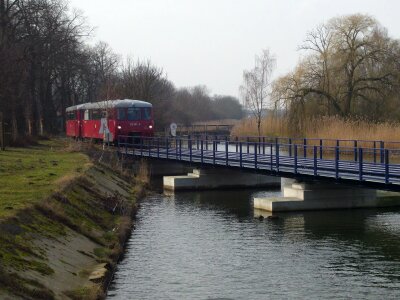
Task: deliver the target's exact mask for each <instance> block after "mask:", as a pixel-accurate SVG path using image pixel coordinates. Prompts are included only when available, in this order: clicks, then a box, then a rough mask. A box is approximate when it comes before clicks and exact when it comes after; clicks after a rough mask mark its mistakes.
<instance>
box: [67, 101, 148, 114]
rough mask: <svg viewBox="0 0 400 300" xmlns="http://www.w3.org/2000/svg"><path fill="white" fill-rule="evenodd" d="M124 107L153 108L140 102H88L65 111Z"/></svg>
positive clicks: (144, 102) (146, 103)
mask: <svg viewBox="0 0 400 300" xmlns="http://www.w3.org/2000/svg"><path fill="white" fill-rule="evenodd" d="M124 107H153V105H152V104H151V103H149V102H146V101H142V100H131V99H124V100H106V101H100V102H89V103H83V104H78V105H74V106H70V107H67V109H66V111H67V112H69V111H75V110H80V109H107V108H124Z"/></svg>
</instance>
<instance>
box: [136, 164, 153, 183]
mask: <svg viewBox="0 0 400 300" xmlns="http://www.w3.org/2000/svg"><path fill="white" fill-rule="evenodd" d="M150 177H151V171H150V167H149V165H148V163H147V161H146V160H144V159H142V160H141V161H140V164H139V170H138V173H137V174H136V176H135V179H136V180H137V181H138V182H140V183H142V184H145V185H148V184H149V183H150Z"/></svg>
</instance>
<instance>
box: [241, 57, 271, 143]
mask: <svg viewBox="0 0 400 300" xmlns="http://www.w3.org/2000/svg"><path fill="white" fill-rule="evenodd" d="M275 65H276V58H275V56H274V55H273V54H271V52H270V51H269V49H264V50H263V51H262V53H261V55H256V57H255V65H254V68H253V69H251V70H245V71H243V85H241V86H240V92H241V94H242V97H243V101H244V106H245V107H246V108H247V109H248V110H250V111H251V112H252V113H253V115H254V117H255V118H256V122H257V131H258V135H259V136H260V135H261V120H262V116H263V112H264V110H265V109H266V107H267V101H268V97H269V95H270V87H271V76H272V72H273V70H274V68H275Z"/></svg>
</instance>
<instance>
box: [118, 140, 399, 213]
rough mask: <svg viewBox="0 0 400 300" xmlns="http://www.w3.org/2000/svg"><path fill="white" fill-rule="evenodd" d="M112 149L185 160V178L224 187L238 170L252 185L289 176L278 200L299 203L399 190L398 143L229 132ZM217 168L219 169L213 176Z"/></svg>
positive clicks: (370, 200) (368, 199)
mask: <svg viewBox="0 0 400 300" xmlns="http://www.w3.org/2000/svg"><path fill="white" fill-rule="evenodd" d="M118 152H119V153H120V154H121V155H125V156H134V157H145V158H149V159H157V160H166V161H171V162H180V163H185V164H188V165H190V166H193V167H194V168H196V171H194V172H193V173H191V174H188V175H187V176H186V177H189V179H190V178H191V177H190V176H192V177H193V178H199V177H201V175H202V174H203V175H208V176H209V177H210V174H214V175H213V176H211V177H210V178H212V179H211V180H212V181H214V182H215V181H218V180H220V179H221V178H223V179H224V180H222V181H223V183H221V185H226V184H225V182H231V184H233V185H235V184H236V183H235V180H234V177H235V175H234V174H239V173H241V174H246V175H243V176H244V178H247V181H249V178H252V179H250V181H252V180H253V181H254V182H257V183H260V182H263V181H262V180H261V181H260V176H266V177H268V178H271V177H274V178H275V179H274V180H272V179H271V180H269V181H268V180H267V182H269V183H273V182H276V178H277V177H278V178H279V177H282V178H289V179H291V180H290V181H288V180H286V181H285V182H286V183H285V184H284V186H283V189H284V193H283V195H284V199H285V200H287V201H292V202H293V203H294V201H295V200H298V199H301V200H303V202H302V204H301V205H302V207H303V206H304V202H305V201H304V200H306V199H310V200H311V199H314V198H315V197H314V196H315V195H319V196H318V197H319V198H321V195H322V194H329V193H331V194H332V193H333V190H334V191H335V193H334V194H336V195H337V197H340V198H346V195H350V196H349V197H351V199H355V198H360V199H362V201H363V203H364V204H363V205H360V206H376V201H375V198H376V197H375V195H376V192H375V190H376V189H379V190H387V191H400V142H384V141H369V140H341V139H337V140H333V139H295V138H268V137H230V136H212V137H208V136H185V137H174V138H171V137H148V138H143V139H141V140H132V139H131V138H130V137H120V138H119V143H118ZM218 170H221V172H223V173H219V174H217V173H218V172H219V171H218ZM221 174H222V175H221ZM250 174H251V175H250ZM251 176H253V177H251ZM254 176H255V177H254ZM266 177H265V178H266ZM218 178H219V179H218ZM180 179H183V178H179V177H175V179H171V180H173V181H174V183H173V184H172V185H170V186H172V188H174V186H175V185H176V186H177V187H179V180H180ZM175 181H176V184H175ZM181 181H182V182H183V181H184V180H181ZM186 181H187V180H186ZM164 182H165V180H164ZM264 182H265V181H264ZM185 184H186V183H183V186H185ZM194 187H195V186H194ZM366 188H367V189H366ZM371 189H373V190H371ZM339 190H340V191H339ZM310 191H313V193H311V192H310ZM316 191H318V192H316ZM371 191H372V192H371ZM311 194H312V195H313V196H310V195H311ZM318 197H317V198H318ZM324 197H325V198H326V196H324ZM337 197H336V198H337ZM275 200H276V201H275V202H281V204H282V203H283V202H284V201H283V200H282V199H275ZM353 202H354V201H353ZM255 203H256V200H255ZM268 203H269V202H268ZM293 203H292V204H293ZM310 203H311V202H309V204H310ZM259 206H263V205H259ZM272 206H273V205H272ZM292 206H293V205H292ZM311 206H312V207H314V206H315V205H314V204H313V205H311ZM317 206H318V207H319V206H320V204H319V205H317ZM353 206H357V205H356V204H354V205H353ZM318 207H317V208H318ZM334 207H336V206H333V207H332V208H334ZM261 208H262V207H261ZM303 208H304V207H303ZM266 209H268V210H273V209H272V208H271V209H269V207H267V208H266ZM300 209H301V207H300Z"/></svg>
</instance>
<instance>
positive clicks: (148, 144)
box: [147, 140, 152, 157]
mask: <svg viewBox="0 0 400 300" xmlns="http://www.w3.org/2000/svg"><path fill="white" fill-rule="evenodd" d="M148 141H149V142H148V143H147V146H149V157H151V146H152V145H150V140H148Z"/></svg>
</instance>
